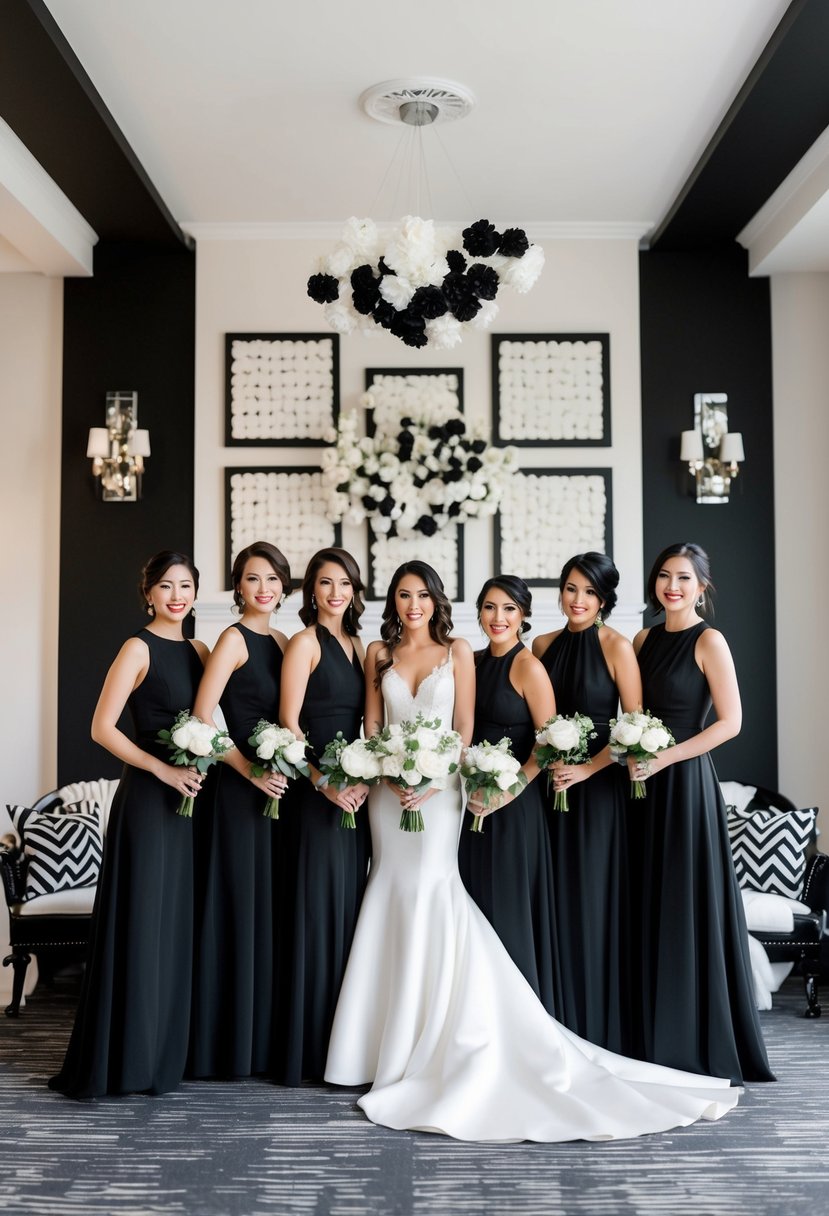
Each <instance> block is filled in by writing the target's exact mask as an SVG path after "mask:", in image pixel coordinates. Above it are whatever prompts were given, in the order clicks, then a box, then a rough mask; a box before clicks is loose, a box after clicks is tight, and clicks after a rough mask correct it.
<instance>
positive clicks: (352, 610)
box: [299, 545, 365, 637]
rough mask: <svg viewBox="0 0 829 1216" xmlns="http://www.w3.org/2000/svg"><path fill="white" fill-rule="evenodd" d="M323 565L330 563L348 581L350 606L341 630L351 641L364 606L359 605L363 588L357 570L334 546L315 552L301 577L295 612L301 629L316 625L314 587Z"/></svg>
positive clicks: (352, 559) (349, 556)
mask: <svg viewBox="0 0 829 1216" xmlns="http://www.w3.org/2000/svg"><path fill="white" fill-rule="evenodd" d="M326 562H334V563H335V564H336V565H338V566H340V567H341V568H342V569H343V570H344V571H345V572H346V574H347V576H348V578H349V579H350V580H351V590H352V592H353V595H352V597H351V603H350V604H349V605H348V608H347V609H346V612H345V616H344V617H343V629H345V631H346V633H347V634H350V636H351V637H356V636H357V634H358V633H359V632H360V617H361V616H362V615H363V610H364V609H365V604H364V603H363V592H364V591H365V586H364V585H363V580H362V577H361V576H360V567H359V566H358V565H357V563H356V562H355V560H354V558H353V557H352V556H351V554H350V553H347V552H346V550H345V549H338V548H337V547H336V546H334V545H332V546H331V547H330V548H328V549H319V550H317V552H316V553H315V554H314V556H313V557H312V558H311V560H310V561H309V563H308V567H307V569H306V571H305V577H304V578H303V580H302V588H301V590H302V607H301V608H300V610H299V619H300V620H301V621H302V623H303V625H315V624H316V623H317V617H318V615H319V614H318V612H317V604H316V600H315V599H314V584H315V583H316V581H317V575H318V574H319V572H320V569H321V568H322V567H323V566H324V565H325V564H326Z"/></svg>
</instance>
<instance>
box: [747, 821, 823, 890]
mask: <svg viewBox="0 0 829 1216" xmlns="http://www.w3.org/2000/svg"><path fill="white" fill-rule="evenodd" d="M817 813H818V809H817V807H814V806H813V807H809V808H807V809H806V810H802V811H778V810H776V809H775V808H774V807H771V808H770V809H769V810H755V811H748V810H745V811H738V810H736V809H735V808H734V807H729V808H728V835H729V836H730V838H731V853H732V856H733V858H734V868H735V870H736V871H737V880H738V882H739V884H740V886H741V887H749V888H750V889H751V890H752V891H767V892H769V893H770V894H772V895H784V896H786V898H787V899H800V893H801V891H802V889H803V875H804V874H805V872H806V846H807V845H808V843H809V841H810V840H811V839H812V836H813V835H814V831H815V820H816V819H817Z"/></svg>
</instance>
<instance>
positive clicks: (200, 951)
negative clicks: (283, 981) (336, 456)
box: [187, 541, 291, 1077]
mask: <svg viewBox="0 0 829 1216" xmlns="http://www.w3.org/2000/svg"><path fill="white" fill-rule="evenodd" d="M231 583H232V585H233V602H234V605H235V607H236V608H237V609H238V610H239V612H240V613H241V614H242V615H241V617H240V619H239V621H238V622H236V623H235V624H233V625H231V626H230V627H229V628H228V629H225V631H224V633H222V635H221V637H220V638H219V640H218V642H217V643H216V647H215V649H214V650H213V653H212V654H211V656H210V658H209V659H208V662H207V666H206V669H205V673H204V677H203V679H202V682H201V684H200V686H199V691H198V695H197V697H196V704H195V713H196V715H197V717H199V718H201V719H202V721H204V722H212V721H213V716H214V714H215V712H216V707H217V705H219V704H220V705H221V709H222V713H223V715H224V719H225V723H226V725H227V730H228V733H229V734H230V737H231V738H232V740H233V742H234V743H235V744H236V747H235V748H234V749H233V750H232V751H230V752H228V753H227V754H226V755H225V757H224V763H223V764H222V766H221V770H220V772H219V773H218V774H217V781H216V786H215V795H214V796H213V797H212V798H206V799H205V804H204V805H203V806H201V807H199V810H198V812H197V814H196V817H195V822H194V830H195V842H194V843H195V857H196V934H195V942H196V950H195V959H194V977H193V1015H192V1030H191V1043H190V1061H189V1064H188V1070H187V1071H188V1075H190V1076H193V1077H247V1076H251V1075H258V1074H263V1073H267V1072H269V1071H270V1068H271V1064H272V1059H271V1051H272V1043H273V1035H272V1019H273V990H274V939H273V921H274V917H273V900H274V889H273V887H274V884H273V874H272V869H273V866H272V846H273V835H274V832H275V831H276V830H277V829H278V827H279V824H278V821H274V820H272V819H269V818H267V817H266V816H265V815H264V814H263V808H264V806H265V802H266V800H267V798H269V797H271V796H277V797H278V796H280V795H281V794H283V793H284V791H285V788H286V786H287V781H286V779H285V777H283V776H282V775H281V773H266V774H265V775H264V776H262V777H254V776H253V775H252V773H251V761H252V760H253V759H254V758H255V753H254V750H253V748H252V747H251V746H250V744H249V743H248V739H249V738H250V736H251V734H252V733H253V731H254V729H255V727H256V724H257V722H259V720H260V719H261V718H265V719H266V720H267V721H269V722H277V721H278V720H279V680H280V675H281V672H282V652H283V651H284V649H285V647H286V645H287V639H286V638H285V636H284V634H281V633H278V632H277V631H276V630H275V629H272V628H271V617H272V614H273V613H274V612H276V611H277V609H278V608H279V606H280V605H281V603H282V600H283V599H284V597H285V595H286V594H287V593H288V592H289V591H290V589H291V571H290V568H289V566H288V562H287V561H286V559H285V557H284V556H283V554H282V553H280V551H279V549H277V548H276V547H275V546H274V545H272V544H270V543H269V542H267V541H256V542H255V543H254V544H252V545H249V546H248V547H247V548H246V549H243V550H242V552H241V553H239V555H238V556H237V558H236V560H235V562H234V563H233V570H232V573H231Z"/></svg>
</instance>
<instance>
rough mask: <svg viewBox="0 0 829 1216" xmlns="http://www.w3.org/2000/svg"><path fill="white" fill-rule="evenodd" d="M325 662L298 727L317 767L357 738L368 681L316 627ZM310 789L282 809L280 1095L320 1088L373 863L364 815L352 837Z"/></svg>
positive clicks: (292, 795)
mask: <svg viewBox="0 0 829 1216" xmlns="http://www.w3.org/2000/svg"><path fill="white" fill-rule="evenodd" d="M317 638H318V639H319V644H320V650H321V652H322V653H321V658H320V661H319V663H318V664H317V667H316V668H315V670H314V671H312V672H311V675H310V677H309V679H308V687H307V689H306V693H305V700H304V701H303V705H302V711H301V713H300V726H301V727H302V730H303V733H304V734H305V737H306V739H308V740H309V742H310V744H311V746H310V748H309V754H310V756H311V759H312V761H313V762H316V759H317V758H318V757H319V756H320V755H321V753H322V751H323V750H324V748H325V746H326V744H327V743H330V741H331V740H332V739H333V738H334V736H335V735H336V734H337V731H342V733H343V735H344V736H345V737H346V739H349V740H353V739H356V738H358V737H359V734H360V725H361V723H362V720H363V710H364V704H365V679H364V677H363V672H362V669H361V667H360V662H359V659H358V658H357V655H356V653H355V654H354V655H353V657H352V660H351V662H349V660H348V658H347V656H346V654H345V651H344V650H343V648H342V646H341V645H340V643H339V642H338V641H337V639H336V638H334V637H332V636H331V634H330V633H329V632H328V630H327V629H325V628H324V627H323V626H322V625H317ZM340 817H341V811H340V808H339V807H337V806H335V805H334V803H333V802H330V801H329V799H328V798H326V797H325V796H324V795H323V794H321V793H319V792H318V791H317V790H315V789H314V787H313V786H312V785H311V783H310V782H309V781H308V780H306V779H300V780H299V781H297V782H296V783H294V784H293V785H292V787H291V790H290V791H289V793H288V795H286V797H285V798H283V800H282V810H281V811H280V827H281V829H282V841H281V842H280V843H281V849H280V852H281V863H280V887H281V893H280V901H279V912H278V917H277V932H278V935H279V942H278V946H277V955H278V960H279V968H278V981H277V1004H278V1011H277V1017H276V1044H275V1056H276V1064H275V1067H274V1073H273V1075H274V1078H275V1080H277V1081H278V1082H280V1083H281V1084H283V1085H299V1083H300V1082H301V1081H303V1080H315V1081H320V1080H322V1076H323V1073H324V1071H325V1059H326V1055H327V1052H328V1039H329V1037H330V1035H331V1024H332V1022H333V1020H334V1010H335V1009H336V1005H337V997H338V996H339V992H340V985H341V984H342V979H343V975H344V973H345V964H346V961H347V959H348V952H349V950H350V949H351V940H352V938H353V936H354V926H355V924H356V923H357V913H358V912H359V910H360V903H361V901H362V898H363V891H364V890H365V885H366V881H367V879H368V866H369V861H370V858H371V837H370V833H369V824H368V814H367V810H366V808H365V806H364V807H362V808H361V809H360V810H359V811H358V812H357V814H356V816H355V818H356V824H357V826H356V829H355V830H351V829H349V828H343V827H341V826H340Z"/></svg>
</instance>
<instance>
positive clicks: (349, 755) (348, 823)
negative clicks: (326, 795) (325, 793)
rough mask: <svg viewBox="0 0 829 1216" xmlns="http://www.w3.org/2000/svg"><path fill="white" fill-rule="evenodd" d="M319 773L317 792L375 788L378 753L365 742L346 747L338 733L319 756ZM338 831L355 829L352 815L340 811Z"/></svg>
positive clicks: (343, 738)
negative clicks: (320, 777)
mask: <svg viewBox="0 0 829 1216" xmlns="http://www.w3.org/2000/svg"><path fill="white" fill-rule="evenodd" d="M319 770H320V772H321V773H322V779H321V780H320V781H319V782H318V783H317V788H318V789H321V788H322V787H323V786H324V785H328V784H329V782H330V784H331V785H333V786H335V788H336V789H338V790H343V789H345V788H346V786H348V785H376V784H377V782H378V781H379V780H380V777H381V772H380V758H379V756H378V755H377V752H376V751H374V750H373V749H372V748H370V747H369V746H368V743H367V742H366V740H365V739H355V740H354V742H353V743H349V742H348V740H347V739H346V737H345V735H344V734H343V732H342V731H341V730H338V731H337V733H336V735H335V736H334V738H333V739H332V740H331V742H330V743H326V745H325V750H324V751H323V753H322V755H321V756H320V761H319ZM340 827H341V828H356V827H357V824H356V823H355V821H354V812H353V811H343V813H342V818H341V819H340Z"/></svg>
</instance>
